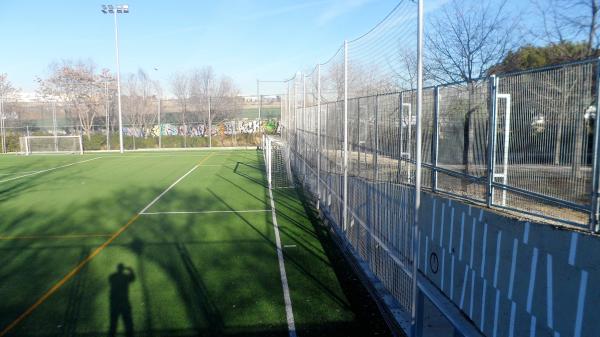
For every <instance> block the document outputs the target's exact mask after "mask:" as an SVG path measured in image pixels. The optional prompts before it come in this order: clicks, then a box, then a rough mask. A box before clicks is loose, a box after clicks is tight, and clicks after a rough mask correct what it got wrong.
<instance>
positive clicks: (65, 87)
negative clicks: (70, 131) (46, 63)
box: [37, 60, 112, 139]
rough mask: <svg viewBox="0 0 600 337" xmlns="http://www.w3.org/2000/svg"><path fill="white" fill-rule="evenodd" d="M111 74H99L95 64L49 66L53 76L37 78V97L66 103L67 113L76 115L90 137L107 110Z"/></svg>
mask: <svg viewBox="0 0 600 337" xmlns="http://www.w3.org/2000/svg"><path fill="white" fill-rule="evenodd" d="M111 78H112V76H111V74H110V73H109V71H108V70H106V69H103V70H101V71H100V72H97V70H96V65H95V64H94V62H93V61H91V60H88V61H77V62H74V61H71V60H62V61H61V62H60V63H54V64H51V65H50V75H49V76H48V77H47V78H45V79H42V78H38V79H37V81H38V85H39V88H38V94H39V95H40V96H42V97H46V98H50V97H51V98H57V99H59V100H61V101H63V102H64V103H66V108H65V112H66V113H67V114H70V115H75V116H76V118H77V119H78V121H79V125H80V126H81V129H82V130H83V133H84V134H85V135H86V136H87V137H88V139H89V138H90V137H91V130H92V127H93V124H94V119H95V118H96V116H97V115H98V113H99V112H100V111H101V110H102V109H103V107H104V101H105V99H106V97H105V82H106V81H108V80H109V79H111Z"/></svg>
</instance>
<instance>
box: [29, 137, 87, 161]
mask: <svg viewBox="0 0 600 337" xmlns="http://www.w3.org/2000/svg"><path fill="white" fill-rule="evenodd" d="M66 139H72V143H71V144H69V145H71V146H70V147H69V148H64V147H61V145H60V143H61V142H63V141H64V140H66ZM44 141H46V144H45V146H43V147H42V148H38V147H36V143H38V142H42V143H43V142H44ZM19 142H20V145H21V152H20V153H21V154H24V155H27V156H29V155H31V154H54V153H56V154H83V139H82V137H81V135H75V136H25V137H20V138H19Z"/></svg>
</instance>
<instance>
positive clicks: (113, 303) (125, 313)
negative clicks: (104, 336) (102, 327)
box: [108, 263, 135, 337]
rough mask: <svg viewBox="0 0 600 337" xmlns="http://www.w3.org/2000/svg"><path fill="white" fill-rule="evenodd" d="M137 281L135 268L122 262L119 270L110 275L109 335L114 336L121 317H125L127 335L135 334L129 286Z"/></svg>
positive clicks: (124, 323)
mask: <svg viewBox="0 0 600 337" xmlns="http://www.w3.org/2000/svg"><path fill="white" fill-rule="evenodd" d="M133 281H135V274H134V273H133V269H131V268H130V267H125V265H123V264H122V263H119V264H118V265H117V271H116V272H114V273H112V274H111V275H110V276H109V277H108V283H109V284H110V328H109V332H108V335H109V336H110V337H114V336H115V334H116V332H117V326H118V324H119V317H121V318H122V319H123V325H124V326H125V336H128V337H130V336H131V337H132V336H133V318H132V315H131V303H130V302H129V286H130V285H131V283H133Z"/></svg>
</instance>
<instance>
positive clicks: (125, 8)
mask: <svg viewBox="0 0 600 337" xmlns="http://www.w3.org/2000/svg"><path fill="white" fill-rule="evenodd" d="M102 8H103V9H102V12H103V13H104V14H107V13H111V14H113V17H114V21H115V51H116V56H117V102H118V103H117V105H118V109H119V150H120V152H121V153H123V152H124V150H123V114H122V111H121V68H120V66H119V26H118V24H117V13H118V12H119V11H120V12H121V13H129V6H128V5H116V6H112V5H104V6H102Z"/></svg>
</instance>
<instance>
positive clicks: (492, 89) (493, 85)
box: [486, 75, 498, 207]
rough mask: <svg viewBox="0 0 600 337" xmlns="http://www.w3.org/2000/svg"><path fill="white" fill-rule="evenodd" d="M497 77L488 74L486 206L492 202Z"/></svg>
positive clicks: (490, 205) (489, 205)
mask: <svg viewBox="0 0 600 337" xmlns="http://www.w3.org/2000/svg"><path fill="white" fill-rule="evenodd" d="M497 93H498V79H497V78H496V75H492V76H490V79H489V95H490V102H489V114H490V116H489V125H488V147H487V151H488V158H487V176H488V179H487V191H486V192H487V196H486V203H487V206H488V207H492V205H493V204H494V186H493V182H494V172H495V166H496V129H497V126H496V116H497V114H498V107H497V102H498V100H497Z"/></svg>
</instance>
